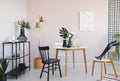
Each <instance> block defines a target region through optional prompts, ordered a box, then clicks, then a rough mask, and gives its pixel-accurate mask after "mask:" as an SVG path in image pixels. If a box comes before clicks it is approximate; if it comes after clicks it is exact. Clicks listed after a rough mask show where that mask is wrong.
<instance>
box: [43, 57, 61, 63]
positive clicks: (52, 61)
mask: <svg viewBox="0 0 120 81" xmlns="http://www.w3.org/2000/svg"><path fill="white" fill-rule="evenodd" d="M58 61H60V60H59V59H54V58H50V59H49V60H46V61H44V63H45V64H50V63H55V62H58Z"/></svg>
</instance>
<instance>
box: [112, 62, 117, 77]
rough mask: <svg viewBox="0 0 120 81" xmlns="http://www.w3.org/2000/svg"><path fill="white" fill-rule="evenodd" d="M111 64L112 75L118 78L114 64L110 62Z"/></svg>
mask: <svg viewBox="0 0 120 81" xmlns="http://www.w3.org/2000/svg"><path fill="white" fill-rule="evenodd" d="M111 64H112V67H113V71H114V74H115V76H116V78H118V75H117V72H116V69H115V65H114V62H113V61H111Z"/></svg>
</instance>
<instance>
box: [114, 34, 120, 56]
mask: <svg viewBox="0 0 120 81" xmlns="http://www.w3.org/2000/svg"><path fill="white" fill-rule="evenodd" d="M113 37H114V38H115V39H116V40H118V45H117V46H116V56H118V58H119V57H120V49H119V46H120V34H119V33H116V34H114V35H113Z"/></svg>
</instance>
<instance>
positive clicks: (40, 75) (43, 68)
mask: <svg viewBox="0 0 120 81" xmlns="http://www.w3.org/2000/svg"><path fill="white" fill-rule="evenodd" d="M44 67H45V64H43V67H42V71H41V74H40V78H41V77H42V74H43V70H44Z"/></svg>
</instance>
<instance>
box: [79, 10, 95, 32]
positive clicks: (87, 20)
mask: <svg viewBox="0 0 120 81" xmlns="http://www.w3.org/2000/svg"><path fill="white" fill-rule="evenodd" d="M79 17H80V28H79V29H80V30H82V31H93V30H95V28H94V19H95V16H94V13H93V12H90V11H81V12H80V15H79Z"/></svg>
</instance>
